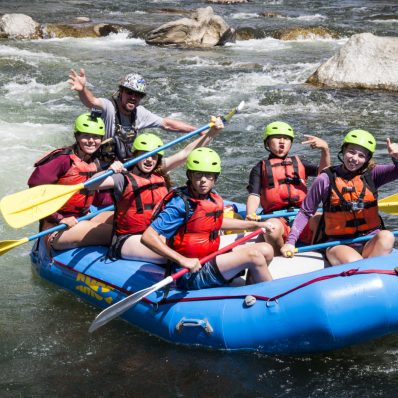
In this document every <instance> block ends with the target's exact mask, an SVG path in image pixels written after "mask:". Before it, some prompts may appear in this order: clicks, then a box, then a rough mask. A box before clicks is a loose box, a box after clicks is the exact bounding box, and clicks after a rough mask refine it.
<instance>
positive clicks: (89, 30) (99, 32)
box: [43, 24, 120, 38]
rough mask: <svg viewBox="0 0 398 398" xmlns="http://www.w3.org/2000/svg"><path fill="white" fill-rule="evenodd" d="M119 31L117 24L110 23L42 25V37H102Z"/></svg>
mask: <svg viewBox="0 0 398 398" xmlns="http://www.w3.org/2000/svg"><path fill="white" fill-rule="evenodd" d="M119 31H120V27H119V26H115V25H111V24H96V25H85V26H83V25H82V24H78V25H63V24H47V25H45V26H44V27H43V38H54V37H58V38H62V37H77V38H82V37H102V36H108V35H109V34H110V33H117V32H119Z"/></svg>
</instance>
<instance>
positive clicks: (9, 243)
mask: <svg viewBox="0 0 398 398" xmlns="http://www.w3.org/2000/svg"><path fill="white" fill-rule="evenodd" d="M26 242H29V239H28V238H22V239H19V240H3V241H1V242H0V256H2V255H3V254H5V253H7V252H8V251H9V250H11V249H13V248H14V247H18V246H21V245H23V244H24V243H26Z"/></svg>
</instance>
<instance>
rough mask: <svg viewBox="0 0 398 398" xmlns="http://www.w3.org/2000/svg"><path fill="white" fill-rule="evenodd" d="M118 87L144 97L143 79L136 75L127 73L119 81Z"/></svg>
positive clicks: (144, 84) (144, 85) (144, 86)
mask: <svg viewBox="0 0 398 398" xmlns="http://www.w3.org/2000/svg"><path fill="white" fill-rule="evenodd" d="M120 87H125V88H128V89H130V90H133V91H136V92H137V93H141V94H143V95H146V83H145V79H144V78H143V77H142V76H141V75H139V74H137V73H129V74H128V75H126V76H125V77H124V78H123V79H122V80H121V81H120Z"/></svg>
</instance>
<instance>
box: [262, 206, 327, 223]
mask: <svg viewBox="0 0 398 398" xmlns="http://www.w3.org/2000/svg"><path fill="white" fill-rule="evenodd" d="M299 211H300V209H295V210H291V211H276V212H273V213H269V214H259V215H258V218H257V220H256V221H260V220H268V219H269V218H278V217H290V216H295V215H297V213H298V212H299ZM317 211H319V212H322V211H323V209H322V207H320V208H319V209H318V210H317Z"/></svg>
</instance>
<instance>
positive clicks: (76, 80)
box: [68, 69, 103, 109]
mask: <svg viewBox="0 0 398 398" xmlns="http://www.w3.org/2000/svg"><path fill="white" fill-rule="evenodd" d="M68 83H69V84H70V89H71V90H72V91H77V92H78V94H79V98H80V101H81V102H82V103H83V104H84V105H85V106H87V108H100V109H102V108H103V105H102V101H101V100H100V99H99V98H97V97H94V94H93V93H92V92H91V91H90V90H89V89H88V88H87V78H86V72H85V70H84V69H80V73H79V74H77V72H76V71H75V70H74V69H71V71H70V73H69V80H68Z"/></svg>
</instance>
